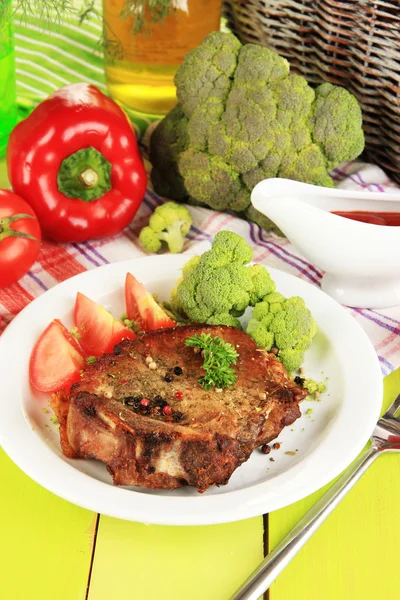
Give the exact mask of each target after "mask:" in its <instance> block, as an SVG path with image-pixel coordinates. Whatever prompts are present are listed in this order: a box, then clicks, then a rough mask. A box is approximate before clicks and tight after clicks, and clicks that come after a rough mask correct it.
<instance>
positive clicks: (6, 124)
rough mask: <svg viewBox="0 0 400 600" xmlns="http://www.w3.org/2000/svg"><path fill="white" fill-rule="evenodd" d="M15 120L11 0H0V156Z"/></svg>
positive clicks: (3, 152) (2, 154) (4, 150)
mask: <svg viewBox="0 0 400 600" xmlns="http://www.w3.org/2000/svg"><path fill="white" fill-rule="evenodd" d="M16 121H17V106H16V91H15V59H14V36H13V28H12V13H11V0H5V2H4V3H2V2H1V0H0V157H1V156H4V154H5V152H6V148H7V142H8V136H9V135H10V133H11V130H12V129H13V127H14V125H15V124H16Z"/></svg>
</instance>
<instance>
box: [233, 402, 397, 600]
mask: <svg viewBox="0 0 400 600" xmlns="http://www.w3.org/2000/svg"><path fill="white" fill-rule="evenodd" d="M399 413H400V394H399V395H398V396H397V398H396V400H395V401H394V402H393V404H392V405H391V406H390V408H389V409H388V410H387V411H386V412H385V414H384V415H383V417H381V418H380V419H379V421H378V422H377V424H376V426H375V429H374V431H373V434H372V436H371V440H370V441H371V443H370V444H369V445H368V447H367V448H366V449H365V450H364V451H363V452H362V453H361V454H360V455H359V456H358V458H357V459H356V460H355V461H354V462H353V463H352V464H351V465H350V466H349V467H348V469H346V471H344V472H343V473H342V475H341V476H340V477H339V479H338V480H337V481H336V482H335V483H334V484H333V485H332V486H331V487H330V488H329V490H328V491H327V492H326V494H324V495H323V496H322V498H320V499H319V500H318V502H317V503H316V504H315V505H314V506H313V507H312V509H311V510H309V511H308V513H306V514H305V515H304V517H303V518H302V519H301V520H300V521H299V522H298V523H297V525H296V526H295V527H294V528H293V529H292V530H291V531H290V532H289V533H288V535H287V536H286V537H285V538H284V539H283V540H282V541H281V542H280V544H278V545H277V546H276V548H274V549H273V550H272V552H270V553H269V554H268V556H266V557H265V559H264V560H263V562H262V563H260V564H259V566H258V567H257V568H256V570H255V571H254V572H253V573H252V575H250V577H249V578H248V579H247V581H245V582H244V584H243V585H242V586H241V587H240V588H239V589H238V590H237V592H236V593H235V594H234V595H233V596H232V597H231V600H257V599H258V598H259V597H260V596H261V595H262V594H263V593H264V592H265V591H266V590H267V589H268V588H269V586H270V585H271V584H272V583H273V582H274V581H275V579H276V578H277V577H278V575H279V574H280V573H281V572H282V571H283V569H284V568H285V567H286V566H287V565H288V564H289V562H290V561H291V560H292V558H294V557H295V556H296V554H297V553H298V552H299V550H300V549H301V548H302V547H303V546H304V544H305V543H306V542H307V541H308V540H309V539H310V537H311V536H312V535H313V533H315V532H316V531H317V529H318V527H319V526H320V525H322V523H323V522H324V521H325V519H326V518H327V517H328V516H329V515H330V514H331V512H332V511H333V509H334V508H336V506H337V505H338V504H339V502H340V501H341V500H342V499H343V498H344V497H345V495H346V494H347V493H348V492H349V491H350V490H351V488H352V487H353V485H354V484H355V483H357V481H358V480H359V479H360V477H361V476H362V475H363V474H364V473H365V471H366V470H367V469H368V467H369V466H370V465H371V464H372V463H373V462H374V460H375V459H376V458H377V457H378V456H380V454H382V453H383V452H395V451H398V450H400V415H399Z"/></svg>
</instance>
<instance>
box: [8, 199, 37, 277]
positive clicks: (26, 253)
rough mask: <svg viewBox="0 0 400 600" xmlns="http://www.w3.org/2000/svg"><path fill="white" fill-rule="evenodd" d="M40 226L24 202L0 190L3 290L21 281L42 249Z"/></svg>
mask: <svg viewBox="0 0 400 600" xmlns="http://www.w3.org/2000/svg"><path fill="white" fill-rule="evenodd" d="M40 240H41V233H40V226H39V222H38V220H37V218H36V215H35V213H34V212H33V210H32V208H31V207H30V206H29V204H28V203H27V202H25V200H23V199H22V198H21V197H20V196H17V195H16V194H13V192H10V191H9V190H0V288H3V287H6V286H8V285H10V284H11V283H14V282H15V281H18V279H21V277H22V276H23V275H25V273H26V272H27V271H29V269H30V267H31V266H32V265H33V263H34V262H35V260H36V258H37V255H38V254H39V250H40Z"/></svg>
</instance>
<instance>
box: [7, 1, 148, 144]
mask: <svg viewBox="0 0 400 600" xmlns="http://www.w3.org/2000/svg"><path fill="white" fill-rule="evenodd" d="M14 31H15V61H16V75H17V101H18V105H19V107H20V109H21V112H22V113H26V112H27V111H28V112H29V111H30V110H32V108H33V107H34V106H36V104H38V103H39V102H40V101H41V100H43V99H44V98H46V97H47V96H49V95H50V94H51V93H52V92H54V91H55V90H57V89H58V88H60V87H63V86H64V85H67V84H68V83H76V82H80V81H86V82H88V83H92V84H93V85H95V86H97V87H98V88H99V89H100V90H101V91H103V92H105V93H107V86H106V83H105V77H104V66H103V51H102V45H101V36H102V22H101V18H100V17H98V18H96V17H95V16H94V17H92V18H91V19H90V20H86V21H84V23H82V24H81V23H80V21H79V17H78V16H77V15H73V14H68V16H66V17H65V18H64V19H63V21H62V23H58V24H56V25H55V24H49V23H47V24H46V23H45V22H44V21H43V19H42V18H40V17H35V16H31V15H29V16H28V15H22V14H21V13H19V12H18V11H17V13H16V16H15V19H14ZM133 121H134V126H135V127H136V128H137V129H138V133H139V134H143V132H144V131H145V130H146V128H147V127H148V125H149V123H150V121H149V120H148V119H145V118H139V117H137V115H135V117H134V119H133Z"/></svg>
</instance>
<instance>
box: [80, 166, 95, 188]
mask: <svg viewBox="0 0 400 600" xmlns="http://www.w3.org/2000/svg"><path fill="white" fill-rule="evenodd" d="M79 179H80V180H81V182H82V183H83V185H84V186H85V187H86V188H92V187H94V186H95V185H97V184H98V182H99V176H98V175H97V173H96V171H93V169H85V170H84V171H83V173H81V174H80V176H79Z"/></svg>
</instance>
